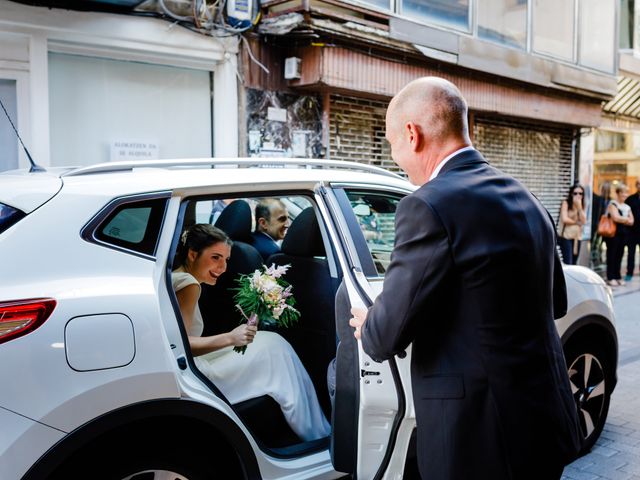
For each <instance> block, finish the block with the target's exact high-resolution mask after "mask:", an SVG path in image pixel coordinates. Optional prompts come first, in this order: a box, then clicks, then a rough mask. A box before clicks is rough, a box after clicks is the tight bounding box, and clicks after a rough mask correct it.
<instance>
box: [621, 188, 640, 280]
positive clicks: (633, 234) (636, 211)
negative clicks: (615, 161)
mask: <svg viewBox="0 0 640 480" xmlns="http://www.w3.org/2000/svg"><path fill="white" fill-rule="evenodd" d="M624 203H626V204H627V205H629V206H630V207H631V214H632V215H633V218H634V222H633V225H632V226H631V227H630V228H629V232H628V233H629V234H628V235H627V274H626V275H625V277H624V279H625V280H626V281H627V282H628V281H630V280H631V279H632V278H633V269H634V267H635V260H636V249H637V248H638V246H639V245H640V180H636V193H634V194H633V195H629V196H628V197H627V199H626V200H625V201H624ZM636 218H637V219H638V221H637V222H636V221H635V219H636ZM638 268H640V267H638Z"/></svg>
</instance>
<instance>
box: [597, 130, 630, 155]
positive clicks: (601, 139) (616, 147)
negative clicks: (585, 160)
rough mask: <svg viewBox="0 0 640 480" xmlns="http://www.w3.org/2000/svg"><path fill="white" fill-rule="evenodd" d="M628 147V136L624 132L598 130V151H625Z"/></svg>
mask: <svg viewBox="0 0 640 480" xmlns="http://www.w3.org/2000/svg"><path fill="white" fill-rule="evenodd" d="M626 149H627V136H626V135H625V134H624V133H622V132H608V131H606V130H599V131H597V132H596V148H595V151H596V153H604V152H624V151H626Z"/></svg>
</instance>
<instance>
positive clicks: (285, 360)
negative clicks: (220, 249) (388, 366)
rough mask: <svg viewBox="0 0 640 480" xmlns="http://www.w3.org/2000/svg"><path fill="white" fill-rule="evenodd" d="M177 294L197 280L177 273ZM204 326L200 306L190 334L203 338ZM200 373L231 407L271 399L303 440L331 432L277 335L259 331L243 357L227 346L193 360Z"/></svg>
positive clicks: (310, 389)
mask: <svg viewBox="0 0 640 480" xmlns="http://www.w3.org/2000/svg"><path fill="white" fill-rule="evenodd" d="M171 280H172V283H173V289H174V290H175V291H176V292H178V291H180V290H181V289H183V288H184V287H186V286H187V285H191V284H196V285H198V287H200V284H199V283H198V281H197V280H196V279H195V278H194V277H193V276H192V275H191V274H189V273H187V272H184V271H181V270H180V269H179V270H176V271H174V272H173V273H172V275H171ZM203 328H204V324H203V322H202V315H201V313H200V309H199V308H198V305H197V304H196V309H195V312H194V314H193V322H192V325H191V329H190V331H188V332H187V335H189V336H193V337H199V336H202V330H203ZM194 360H195V363H196V366H197V367H198V369H199V370H200V371H201V372H202V373H203V374H204V375H206V376H207V377H208V378H209V379H210V380H211V381H212V382H213V383H214V384H215V385H216V387H218V388H219V389H220V391H221V392H222V393H223V394H224V396H225V397H227V399H228V400H229V402H230V403H231V404H234V403H239V402H242V401H244V400H248V399H250V398H256V397H260V396H262V395H269V396H271V397H272V398H273V399H274V400H275V401H276V402H278V404H279V405H280V408H281V409H282V413H283V414H284V417H285V419H286V420H287V423H288V424H289V426H290V427H291V429H292V430H293V431H294V432H295V433H296V434H297V435H298V436H299V437H300V438H302V439H303V440H304V441H309V440H315V439H317V438H322V437H326V436H327V435H329V434H330V432H331V427H330V426H329V422H327V419H326V418H325V416H324V414H323V412H322V409H321V408H320V404H319V403H318V398H317V396H316V390H315V388H314V386H313V383H312V382H311V379H310V378H309V374H308V373H307V371H306V370H305V368H304V366H303V365H302V362H300V359H299V358H298V355H297V354H296V352H295V351H294V350H293V347H291V345H290V344H289V342H287V341H286V340H285V339H284V338H282V337H281V336H280V335H278V334H277V333H274V332H268V331H258V333H257V334H256V336H255V338H254V340H253V342H252V343H250V344H249V345H248V346H247V349H246V351H245V353H244V355H242V354H240V353H237V352H234V351H233V347H225V348H223V349H220V350H216V351H215V352H211V353H208V354H205V355H200V356H198V357H194Z"/></svg>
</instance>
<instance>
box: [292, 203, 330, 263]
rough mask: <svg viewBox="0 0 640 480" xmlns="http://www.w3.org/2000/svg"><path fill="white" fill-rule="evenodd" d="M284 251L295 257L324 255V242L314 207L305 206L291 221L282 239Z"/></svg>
mask: <svg viewBox="0 0 640 480" xmlns="http://www.w3.org/2000/svg"><path fill="white" fill-rule="evenodd" d="M282 253H286V254H287V255H292V256H294V257H323V256H324V255H325V251H324V243H322V235H321V234H320V227H319V226H318V219H317V218H316V213H315V212H314V211H313V207H308V208H305V209H304V210H303V211H302V212H300V215H298V216H297V217H296V218H295V220H294V221H293V222H292V223H291V226H290V227H289V230H288V231H287V234H286V235H285V237H284V240H283V241H282Z"/></svg>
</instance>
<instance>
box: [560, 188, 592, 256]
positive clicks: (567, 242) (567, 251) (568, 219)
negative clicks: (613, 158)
mask: <svg viewBox="0 0 640 480" xmlns="http://www.w3.org/2000/svg"><path fill="white" fill-rule="evenodd" d="M586 222H587V216H586V214H585V212H584V188H582V185H580V184H579V183H576V184H574V185H572V186H571V188H570V189H569V193H568V195H567V198H565V199H564V200H563V201H562V205H561V206H560V221H559V222H558V244H559V245H560V252H561V253H562V261H563V262H564V263H566V264H568V265H575V264H576V261H577V260H578V254H579V253H580V241H581V240H582V226H583V225H584V224H585V223H586Z"/></svg>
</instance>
